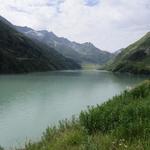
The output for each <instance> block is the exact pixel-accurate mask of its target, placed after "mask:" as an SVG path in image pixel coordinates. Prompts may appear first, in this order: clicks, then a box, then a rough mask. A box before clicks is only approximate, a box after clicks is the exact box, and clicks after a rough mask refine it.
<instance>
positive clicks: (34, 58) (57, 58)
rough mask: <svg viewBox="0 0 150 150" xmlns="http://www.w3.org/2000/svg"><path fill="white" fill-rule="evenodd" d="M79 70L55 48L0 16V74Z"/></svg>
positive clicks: (76, 65)
mask: <svg viewBox="0 0 150 150" xmlns="http://www.w3.org/2000/svg"><path fill="white" fill-rule="evenodd" d="M27 30H28V29H27V28H26V31H27ZM79 68H80V66H79V65H78V64H77V63H75V62H74V61H73V60H70V59H68V58H65V57H64V56H62V55H61V54H59V53H58V52H57V51H55V50H54V48H50V47H48V46H47V45H45V44H43V43H41V42H39V41H36V40H31V39H30V38H28V37H26V36H25V35H24V34H22V33H20V32H18V31H17V30H16V29H15V27H14V25H13V24H11V23H10V22H9V21H7V20H6V19H5V18H3V17H1V16H0V74H4V73H25V72H34V71H48V70H60V69H79Z"/></svg>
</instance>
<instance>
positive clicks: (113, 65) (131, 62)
mask: <svg viewBox="0 0 150 150" xmlns="http://www.w3.org/2000/svg"><path fill="white" fill-rule="evenodd" d="M106 68H107V69H108V70H111V71H114V72H129V73H134V74H150V32H148V33H147V34H146V35H145V36H144V37H142V38H141V39H140V40H138V41H137V42H135V43H133V44H132V45H130V46H128V47H127V48H125V49H124V50H123V51H122V52H121V53H120V54H119V55H118V56H117V57H116V58H115V59H114V60H113V62H110V63H109V64H108V65H107V66H106Z"/></svg>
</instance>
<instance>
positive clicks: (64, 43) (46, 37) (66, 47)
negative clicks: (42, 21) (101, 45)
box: [16, 26, 113, 64]
mask: <svg viewBox="0 0 150 150" xmlns="http://www.w3.org/2000/svg"><path fill="white" fill-rule="evenodd" d="M16 29H17V30H18V31H20V32H22V33H24V34H25V35H27V36H28V37H30V38H32V39H36V40H39V41H41V42H43V43H45V44H47V45H48V46H51V47H53V48H55V49H56V50H57V51H58V52H59V53H61V54H62V55H63V56H65V57H68V58H71V59H73V60H74V61H76V62H77V63H80V64H104V63H106V62H107V61H108V60H109V59H110V58H111V57H112V56H113V54H111V53H109V52H105V51H102V50H100V49H98V48H96V47H95V46H94V45H93V44H92V43H88V42H87V43H83V44H79V43H76V42H71V41H69V40H68V39H66V38H63V37H58V36H56V35H55V34H54V33H53V32H48V31H46V30H41V31H35V30H33V29H31V28H28V27H19V26H16Z"/></svg>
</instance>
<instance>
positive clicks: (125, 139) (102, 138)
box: [24, 81, 150, 150]
mask: <svg viewBox="0 0 150 150" xmlns="http://www.w3.org/2000/svg"><path fill="white" fill-rule="evenodd" d="M125 149H127V150H149V149H150V81H145V82H144V83H142V84H141V85H139V86H137V87H136V88H134V89H132V90H131V91H124V92H123V93H122V94H121V95H119V96H115V97H113V98H112V99H111V100H109V101H108V102H106V103H104V104H102V105H97V106H96V107H89V108H88V109H87V110H86V111H82V112H81V113H80V116H79V118H77V119H76V118H74V117H73V119H72V120H71V121H69V120H65V121H61V122H60V123H59V126H57V127H53V128H50V127H49V128H47V129H46V131H45V132H44V134H43V136H42V138H41V141H39V142H36V143H32V142H29V143H27V144H26V145H25V148H24V150H125Z"/></svg>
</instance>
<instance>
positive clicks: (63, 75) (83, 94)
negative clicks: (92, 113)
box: [0, 71, 144, 148]
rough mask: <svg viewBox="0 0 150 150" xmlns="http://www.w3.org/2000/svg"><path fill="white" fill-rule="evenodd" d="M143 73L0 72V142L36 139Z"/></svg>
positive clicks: (11, 142)
mask: <svg viewBox="0 0 150 150" xmlns="http://www.w3.org/2000/svg"><path fill="white" fill-rule="evenodd" d="M142 80H144V77H139V76H133V75H116V74H112V73H109V72H104V71H60V72H47V73H33V74H27V75H2V76H0V145H1V146H4V147H7V148H8V147H10V146H13V147H14V146H21V145H22V144H23V143H24V142H25V141H27V140H28V139H32V140H38V139H39V138H40V136H41V135H42V132H43V131H44V130H45V128H46V127H47V126H48V125H54V124H56V123H57V122H58V121H59V120H62V119H65V118H70V117H71V116H72V115H73V114H78V113H79V112H80V111H81V110H84V109H86V107H87V106H88V105H96V104H101V103H103V102H104V101H106V100H107V99H108V98H111V97H112V96H114V95H116V94H119V93H120V92H121V91H123V90H124V89H126V88H127V87H129V86H133V85H135V84H137V83H139V82H140V81H142Z"/></svg>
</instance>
